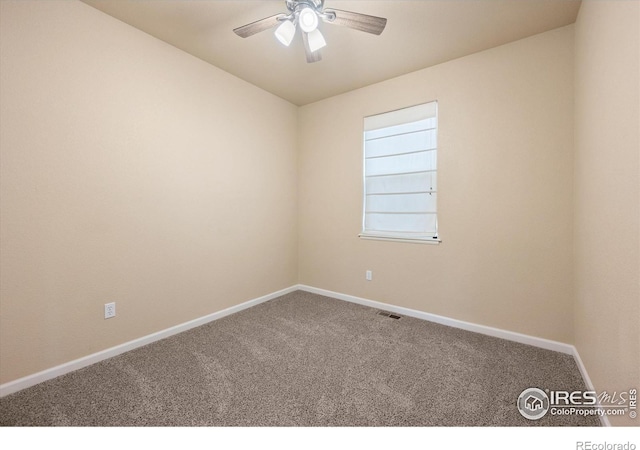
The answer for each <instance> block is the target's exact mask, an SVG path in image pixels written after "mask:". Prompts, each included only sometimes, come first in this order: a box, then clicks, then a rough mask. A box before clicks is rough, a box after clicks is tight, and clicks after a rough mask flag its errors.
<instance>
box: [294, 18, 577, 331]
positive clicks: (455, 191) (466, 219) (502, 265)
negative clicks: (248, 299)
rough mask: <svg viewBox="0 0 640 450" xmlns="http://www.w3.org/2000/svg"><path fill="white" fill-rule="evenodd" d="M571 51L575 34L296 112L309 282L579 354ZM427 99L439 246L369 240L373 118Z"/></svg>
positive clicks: (522, 44) (569, 30)
mask: <svg viewBox="0 0 640 450" xmlns="http://www.w3.org/2000/svg"><path fill="white" fill-rule="evenodd" d="M572 47H573V27H572V26H568V27H564V28H560V29H557V30H554V31H550V32H547V33H544V34H541V35H537V36H534V37H531V38H528V39H525V40H521V41H518V42H514V43H512V44H509V45H505V46H501V47H498V48H495V49H492V50H489V51H484V52H481V53H477V54H474V55H471V56H468V57H464V58H461V59H458V60H454V61H451V62H448V63H445V64H442V65H439V66H435V67H432V68H428V69H425V70H421V71H418V72H414V73H412V74H409V75H405V76H402V77H399V78H396V79H392V80H388V81H385V82H382V83H379V84H375V85H372V86H369V87H367V88H363V89H360V90H356V91H352V92H350V93H347V94H344V95H340V96H337V97H333V98H330V99H327V100H324V101H320V102H317V103H314V104H311V105H307V106H304V107H302V108H300V112H299V146H300V148H299V152H300V156H299V206H298V207H299V227H300V241H299V249H300V282H301V283H303V284H308V285H311V286H316V287H319V288H324V289H329V290H333V291H338V292H341V293H346V294H350V295H355V296H360V297H365V298H369V299H373V300H377V301H381V302H385V303H391V304H394V305H399V306H404V307H408V308H413V309H417V310H420V311H426V312H429V313H434V314H440V315H444V316H448V317H451V318H455V319H460V320H465V321H470V322H474V323H477V324H482V325H487V326H494V327H498V328H502V329H506V330H511V331H516V332H520V333H525V334H530V335H534V336H539V337H543V338H549V339H554V340H558V341H562V342H571V340H572V333H573V331H572V266H571V265H572V261H571V258H572V170H573V166H572V164H573V163H572V161H573V159H572V158H573V155H572V148H573V132H572V130H573V48H572ZM429 100H438V102H439V154H438V164H439V167H438V170H439V175H438V190H439V194H438V200H439V225H440V234H441V237H442V239H443V242H442V244H441V245H425V244H409V243H397V242H384V241H370V240H361V239H359V238H358V237H357V235H358V233H359V232H360V231H361V223H362V120H363V117H364V116H367V115H371V114H375V113H381V112H385V111H389V110H393V109H397V108H401V107H404V106H409V105H414V104H416V103H421V102H426V101H429ZM367 269H370V270H372V271H373V281H370V282H367V281H365V276H364V275H365V270H367Z"/></svg>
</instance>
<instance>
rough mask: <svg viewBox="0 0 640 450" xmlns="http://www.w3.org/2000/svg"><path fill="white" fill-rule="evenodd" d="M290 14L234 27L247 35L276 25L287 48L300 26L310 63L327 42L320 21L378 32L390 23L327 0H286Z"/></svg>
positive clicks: (280, 38)
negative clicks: (329, 5)
mask: <svg viewBox="0 0 640 450" xmlns="http://www.w3.org/2000/svg"><path fill="white" fill-rule="evenodd" d="M285 4H286V6H287V10H288V11H289V12H288V13H287V14H284V13H283V14H276V15H274V16H270V17H266V18H264V19H260V20H257V21H255V22H252V23H249V24H247V25H243V26H241V27H238V28H236V29H234V30H233V32H234V33H236V34H237V35H238V36H240V37H243V38H246V37H249V36H253V35H254V34H256V33H259V32H261V31H265V30H268V29H269V28H273V27H276V26H277V28H276V31H275V35H276V37H277V38H278V40H279V41H280V42H281V43H282V44H284V45H286V46H287V47H288V46H289V45H290V44H291V42H292V41H293V38H294V36H295V33H296V28H297V27H299V28H300V31H301V33H302V41H303V42H304V49H305V54H306V57H307V62H308V63H312V62H317V61H320V60H321V59H322V57H321V55H320V49H321V48H322V47H324V46H325V45H327V42H326V41H325V39H324V36H322V33H320V30H318V24H319V22H320V20H322V21H323V22H326V23H332V24H335V25H342V26H345V27H349V28H353V29H354V30H360V31H365V32H367V33H372V34H376V35H379V34H380V33H382V31H383V30H384V27H385V26H386V25H387V19H384V18H382V17H375V16H369V15H367V14H361V13H356V12H350V11H342V10H340V9H324V0H285Z"/></svg>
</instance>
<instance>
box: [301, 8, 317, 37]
mask: <svg viewBox="0 0 640 450" xmlns="http://www.w3.org/2000/svg"><path fill="white" fill-rule="evenodd" d="M298 22H299V23H300V28H301V29H302V31H304V32H305V33H311V32H312V31H314V30H316V29H317V28H318V15H317V14H316V12H315V11H314V10H313V9H311V8H309V7H308V6H305V7H304V8H302V9H301V10H300V13H299V15H298Z"/></svg>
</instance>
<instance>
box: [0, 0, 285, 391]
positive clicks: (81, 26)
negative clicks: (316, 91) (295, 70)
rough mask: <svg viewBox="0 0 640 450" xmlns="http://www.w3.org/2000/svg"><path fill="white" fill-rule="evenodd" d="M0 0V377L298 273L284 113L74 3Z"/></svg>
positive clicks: (254, 91) (243, 86)
mask: <svg viewBox="0 0 640 450" xmlns="http://www.w3.org/2000/svg"><path fill="white" fill-rule="evenodd" d="M0 3H1V8H2V10H1V14H0V15H1V18H2V19H1V20H2V22H1V24H0V32H1V33H2V34H1V36H0V39H1V47H0V55H1V58H2V59H1V60H0V64H1V66H2V71H1V74H0V76H1V77H2V78H1V82H0V98H1V100H2V101H1V103H0V105H1V109H0V124H1V135H0V148H1V150H2V153H1V163H2V164H1V165H2V169H1V170H2V172H1V177H0V180H1V183H2V185H1V189H2V191H1V201H2V203H1V208H2V209H1V220H2V222H1V232H2V235H1V242H2V247H1V249H0V250H1V251H0V257H1V260H0V263H1V270H0V274H1V283H0V285H1V289H2V291H1V294H2V297H1V309H0V333H1V334H0V357H1V360H0V383H4V382H8V381H11V380H14V379H16V378H19V377H22V376H25V375H29V374H32V373H34V372H38V371H40V370H43V369H47V368H50V367H52V366H55V365H57V364H60V363H64V362H67V361H70V360H73V359H75V358H78V357H82V356H85V355H88V354H91V353H94V352H96V351H99V350H102V349H105V348H108V347H112V346H114V345H116V344H120V343H123V342H126V341H129V340H131V339H134V338H137V337H140V336H144V335H147V334H149V333H152V332H155V331H158V330H161V329H165V328H167V327H169V326H172V325H176V324H179V323H182V322H185V321H188V320H190V319H194V318H197V317H201V316H203V315H206V314H208V313H212V312H214V311H219V310H221V309H223V308H226V307H229V306H232V305H236V304H238V303H241V302H243V301H246V300H249V299H252V298H255V297H258V296H261V295H265V294H268V293H271V292H274V291H277V290H279V289H282V288H285V287H289V286H291V285H293V284H295V283H296V282H297V248H296V246H297V242H296V236H297V210H296V183H297V178H296V170H297V167H296V158H297V156H296V120H297V116H296V111H297V110H296V108H295V107H294V106H293V105H291V104H289V103H287V102H285V101H283V100H281V99H279V98H276V97H274V96H272V95H271V94H268V93H266V92H264V91H262V90H260V89H258V88H256V87H254V86H252V85H250V84H248V83H245V82H243V81H241V80H239V79H237V78H235V77H232V76H231V75H229V74H227V73H225V72H223V71H221V70H218V69H216V68H214V67H212V66H211V65H209V64H206V63H204V62H202V61H200V60H198V59H196V58H194V57H192V56H189V55H187V54H186V53H183V52H182V51H179V50H177V49H175V48H173V47H171V46H169V45H167V44H165V43H163V42H161V41H159V40H157V39H154V38H152V37H150V36H148V35H146V34H145V33H142V32H140V31H138V30H136V29H134V28H132V27H130V26H128V25H125V24H123V23H122V22H119V21H117V20H115V19H113V18H111V17H109V16H107V15H105V14H103V13H101V12H98V11H97V10H95V9H93V8H91V7H89V6H87V5H85V4H83V3H79V2H66V1H63V2H23V1H21V2H8V1H2V2H0ZM111 301H115V302H117V313H118V315H117V317H116V318H114V319H110V320H104V319H103V304H104V303H106V302H111Z"/></svg>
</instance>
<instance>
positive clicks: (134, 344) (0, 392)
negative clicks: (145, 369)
mask: <svg viewBox="0 0 640 450" xmlns="http://www.w3.org/2000/svg"><path fill="white" fill-rule="evenodd" d="M296 290H298V287H297V286H291V287H288V288H286V289H282V290H280V291H277V292H273V293H271V294H267V295H264V296H262V297H258V298H254V299H253V300H249V301H246V302H244V303H241V304H239V305H236V306H232V307H230V308H227V309H223V310H222V311H217V312H215V313H212V314H208V315H206V316H203V317H199V318H197V319H194V320H190V321H188V322H185V323H181V324H179V325H176V326H173V327H170V328H167V329H165V330H161V331H158V332H156V333H152V334H149V335H147V336H143V337H141V338H138V339H134V340H133V341H129V342H125V343H124V344H120V345H117V346H115V347H111V348H108V349H106V350H102V351H100V352H97V353H93V354H91V355H87V356H84V357H82V358H79V359H76V360H73V361H69V362H67V363H64V364H61V365H59V366H56V367H52V368H50V369H46V370H43V371H42V372H38V373H34V374H33V375H28V376H26V377H23V378H19V379H17V380H14V381H10V382H8V383H5V384H2V385H0V397H4V396H5V395H9V394H13V393H14V392H18V391H21V390H22V389H26V388H28V387H31V386H34V385H36V384H38V383H42V382H43V381H47V380H50V379H52V378H56V377H59V376H61V375H64V374H66V373H69V372H73V371H74V370H78V369H82V368H83V367H87V366H90V365H91V364H95V363H97V362H100V361H103V360H105V359H108V358H112V357H114V356H117V355H120V354H122V353H124V352H128V351H130V350H133V349H136V348H138V347H142V346H143V345H147V344H150V343H152V342H155V341H159V340H160V339H164V338H167V337H169V336H173V335H174V334H178V333H182V332H183V331H187V330H190V329H191V328H195V327H199V326H200V325H204V324H206V323H209V322H212V321H214V320H218V319H222V318H223V317H225V316H228V315H230V314H233V313H237V312H239V311H242V310H243V309H247V308H251V307H252V306H255V305H258V304H260V303H263V302H266V301H269V300H272V299H274V298H277V297H280V296H282V295H285V294H288V293H290V292H293V291H296Z"/></svg>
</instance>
